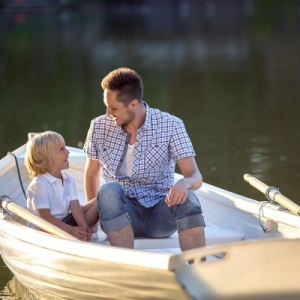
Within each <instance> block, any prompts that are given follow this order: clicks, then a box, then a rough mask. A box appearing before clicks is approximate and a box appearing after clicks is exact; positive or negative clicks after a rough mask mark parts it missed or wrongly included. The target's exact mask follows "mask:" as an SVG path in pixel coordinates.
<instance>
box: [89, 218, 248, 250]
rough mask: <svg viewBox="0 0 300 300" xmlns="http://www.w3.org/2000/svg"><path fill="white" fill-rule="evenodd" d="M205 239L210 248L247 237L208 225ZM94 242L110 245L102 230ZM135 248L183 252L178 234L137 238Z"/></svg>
mask: <svg viewBox="0 0 300 300" xmlns="http://www.w3.org/2000/svg"><path fill="white" fill-rule="evenodd" d="M205 237H206V244H207V245H208V246H210V245H218V244H227V243H231V242H237V241H242V240H244V239H245V236H244V235H242V234H241V233H239V232H236V231H233V230H230V229H226V228H224V227H220V226H217V225H213V224H207V226H206V227H205ZM93 242H96V243H100V244H103V245H109V242H108V240H107V238H106V235H105V233H104V232H103V231H102V230H101V229H99V230H98V232H97V233H96V234H94V236H93ZM134 247H135V249H139V250H145V251H151V252H164V253H171V254H178V253H180V252H181V250H180V247H179V242H178V233H177V232H175V233H174V234H173V235H171V236H170V237H167V238H136V239H135V241H134Z"/></svg>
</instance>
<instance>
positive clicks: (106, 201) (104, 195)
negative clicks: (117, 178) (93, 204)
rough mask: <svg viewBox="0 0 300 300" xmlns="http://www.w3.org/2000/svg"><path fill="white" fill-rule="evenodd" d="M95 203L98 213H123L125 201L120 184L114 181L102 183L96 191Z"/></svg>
mask: <svg viewBox="0 0 300 300" xmlns="http://www.w3.org/2000/svg"><path fill="white" fill-rule="evenodd" d="M97 203H98V209H99V212H100V214H101V213H103V212H105V213H106V214H110V212H111V213H112V214H117V215H119V214H121V213H123V212H124V210H125V208H124V206H125V203H124V191H123V188H122V186H121V185H120V184H118V183H115V182H109V183H106V184H104V185H103V186H102V187H101V188H100V190H99V192H98V195H97ZM111 217H112V216H111Z"/></svg>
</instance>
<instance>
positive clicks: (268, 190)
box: [244, 174, 300, 216]
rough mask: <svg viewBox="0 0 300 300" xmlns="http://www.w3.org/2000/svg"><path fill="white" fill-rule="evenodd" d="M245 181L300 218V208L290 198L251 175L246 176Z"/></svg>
mask: <svg viewBox="0 0 300 300" xmlns="http://www.w3.org/2000/svg"><path fill="white" fill-rule="evenodd" d="M244 180H245V181H246V182H248V183H249V184H250V185H252V186H253V187H255V188H256V189H257V190H259V191H260V192H262V193H263V194H265V195H267V196H268V197H267V198H270V199H271V200H273V201H275V202H277V203H279V204H280V205H282V206H283V207H285V208H286V209H288V210H290V211H291V212H292V213H293V214H295V215H298V216H300V206H299V205H298V204H296V203H295V202H293V201H292V200H290V199H289V198H287V197H285V196H283V195H282V194H281V193H280V192H279V190H278V189H276V188H275V187H271V186H268V185H266V184H265V183H263V182H262V181H260V180H259V179H257V178H255V177H254V176H252V175H250V174H245V175H244Z"/></svg>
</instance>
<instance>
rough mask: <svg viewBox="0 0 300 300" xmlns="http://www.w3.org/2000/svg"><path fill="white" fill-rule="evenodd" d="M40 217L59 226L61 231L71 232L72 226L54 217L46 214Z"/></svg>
mask: <svg viewBox="0 0 300 300" xmlns="http://www.w3.org/2000/svg"><path fill="white" fill-rule="evenodd" d="M42 218H43V219H44V220H46V221H47V222H49V223H51V224H52V225H54V226H56V227H58V228H60V229H61V230H63V231H66V232H67V233H69V234H72V226H70V225H68V224H66V223H64V222H62V221H60V220H58V219H56V218H55V217H53V216H51V215H48V216H42Z"/></svg>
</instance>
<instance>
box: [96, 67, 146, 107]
mask: <svg viewBox="0 0 300 300" xmlns="http://www.w3.org/2000/svg"><path fill="white" fill-rule="evenodd" d="M101 87H102V88H103V90H105V89H106V90H109V91H117V92H118V93H117V100H118V101H119V102H123V103H124V104H125V105H126V106H127V105H128V104H129V103H130V102H131V101H132V100H133V99H137V100H138V101H139V102H142V99H143V81H142V79H141V77H140V75H139V74H138V73H137V72H135V71H134V70H132V69H129V68H119V69H116V70H113V71H111V72H110V73H108V74H107V75H106V76H105V77H104V78H103V80H102V81H101Z"/></svg>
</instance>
